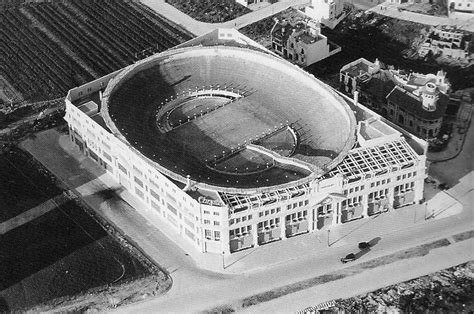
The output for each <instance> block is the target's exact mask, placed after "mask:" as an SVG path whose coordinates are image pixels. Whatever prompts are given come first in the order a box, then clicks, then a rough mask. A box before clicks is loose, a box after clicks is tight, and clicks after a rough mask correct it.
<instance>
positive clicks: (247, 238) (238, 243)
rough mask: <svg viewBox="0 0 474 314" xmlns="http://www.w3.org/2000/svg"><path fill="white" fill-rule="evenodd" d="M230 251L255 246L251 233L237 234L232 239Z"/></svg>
mask: <svg viewBox="0 0 474 314" xmlns="http://www.w3.org/2000/svg"><path fill="white" fill-rule="evenodd" d="M229 242H230V252H231V253H232V252H236V251H240V250H244V249H248V248H250V247H252V246H253V239H252V234H251V233H244V234H237V235H236V236H235V237H232V238H231V239H230V241H229Z"/></svg>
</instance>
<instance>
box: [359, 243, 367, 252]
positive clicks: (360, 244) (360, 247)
mask: <svg viewBox="0 0 474 314" xmlns="http://www.w3.org/2000/svg"><path fill="white" fill-rule="evenodd" d="M358 246H359V249H361V250H365V249H368V248H370V243H369V242H359V245H358Z"/></svg>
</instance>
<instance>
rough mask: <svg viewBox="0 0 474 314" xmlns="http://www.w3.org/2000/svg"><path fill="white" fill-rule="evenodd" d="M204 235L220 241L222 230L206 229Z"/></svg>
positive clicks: (209, 238)
mask: <svg viewBox="0 0 474 314" xmlns="http://www.w3.org/2000/svg"><path fill="white" fill-rule="evenodd" d="M204 237H205V238H206V239H208V240H214V241H220V239H221V232H220V231H214V232H212V230H209V229H204Z"/></svg>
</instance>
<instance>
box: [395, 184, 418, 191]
mask: <svg viewBox="0 0 474 314" xmlns="http://www.w3.org/2000/svg"><path fill="white" fill-rule="evenodd" d="M414 187H415V182H408V183H405V184H402V185H398V186H396V187H395V194H398V193H403V192H406V191H409V190H413V188H414Z"/></svg>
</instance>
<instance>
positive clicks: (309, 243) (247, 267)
mask: <svg viewBox="0 0 474 314" xmlns="http://www.w3.org/2000/svg"><path fill="white" fill-rule="evenodd" d="M22 147H23V148H24V149H26V150H27V151H29V152H30V153H31V154H32V155H33V156H35V157H36V158H37V159H38V160H39V161H40V162H41V163H42V164H44V165H45V166H46V167H47V168H48V169H49V170H50V171H51V172H53V173H54V174H55V175H56V176H58V177H59V178H60V179H61V180H62V181H63V182H64V183H65V184H66V185H67V186H68V187H69V188H70V189H71V190H73V191H74V192H75V193H77V194H79V195H80V196H81V197H82V198H83V199H84V200H85V201H86V202H87V203H88V204H89V205H90V206H91V207H92V208H93V209H94V210H95V211H96V212H97V214H99V215H100V216H102V217H104V218H105V219H106V220H108V221H110V222H111V223H112V224H113V225H115V226H116V227H117V228H118V229H119V230H121V231H122V233H123V234H124V235H126V236H128V237H129V238H130V239H132V240H133V241H134V242H136V243H137V244H138V246H140V247H141V248H142V249H143V250H145V252H146V253H147V254H149V256H151V257H152V258H153V259H154V260H155V261H156V262H157V263H158V264H160V265H162V266H163V267H170V266H171V265H173V264H175V263H176V261H177V260H180V259H183V257H184V256H188V255H190V256H191V257H192V258H193V259H194V263H196V265H197V266H198V267H199V268H202V269H207V270H210V271H213V272H220V273H226V274H242V273H243V272H254V271H257V270H260V269H261V268H268V267H271V266H276V265H280V264H286V263H289V262H291V261H292V260H295V259H301V258H305V257H306V258H311V257H312V256H321V255H329V254H334V253H335V251H338V252H339V251H340V252H345V251H347V250H348V248H353V247H356V244H357V243H358V242H361V241H370V240H374V241H378V240H377V238H380V237H381V236H384V235H387V234H391V233H395V232H397V231H400V230H407V229H408V228H418V227H419V226H421V225H424V224H430V223H431V222H430V221H426V218H427V217H429V216H433V215H432V213H441V212H442V213H443V216H442V217H447V216H450V215H455V214H458V213H459V212H460V211H462V205H461V204H460V203H459V202H458V201H457V200H456V199H455V198H453V197H446V195H440V196H438V197H440V199H443V200H444V201H443V202H439V200H438V199H436V197H435V198H433V199H432V200H430V201H429V202H428V203H426V205H425V204H421V205H413V206H407V207H402V208H399V209H396V210H392V211H390V212H387V213H384V214H381V215H379V216H373V217H371V218H368V219H363V220H358V221H354V222H351V223H346V224H343V225H339V226H334V227H331V229H329V230H330V231H328V230H323V231H320V232H318V233H311V234H304V235H300V236H297V237H294V238H290V239H287V240H284V241H278V242H275V243H273V244H271V245H266V246H265V245H264V246H261V247H259V248H258V249H257V250H255V249H248V250H244V251H241V252H237V253H235V254H232V255H230V256H226V257H225V258H224V259H223V258H222V256H221V255H217V254H201V253H199V252H197V250H196V249H195V248H194V247H192V246H191V245H190V244H188V243H187V241H185V239H183V238H182V237H180V236H179V235H178V233H177V231H175V230H174V229H172V228H171V227H170V226H168V225H167V224H166V223H164V222H162V221H161V220H160V219H157V218H156V217H155V216H153V214H152V213H148V212H147V211H145V210H141V211H140V212H141V213H143V214H140V213H138V212H137V210H135V208H143V207H144V206H143V204H141V203H140V201H138V200H137V199H136V198H135V197H133V196H132V195H131V194H130V193H128V192H127V191H125V190H123V189H120V188H119V186H118V184H117V183H116V182H115V181H114V179H113V178H112V177H111V176H110V175H109V174H108V173H105V172H104V170H103V169H101V168H100V167H98V166H97V165H96V164H95V163H93V161H92V160H89V159H88V158H87V157H85V156H83V155H82V153H80V152H79V150H78V149H77V148H76V147H75V146H74V144H72V143H71V142H70V141H69V138H68V136H66V135H61V136H60V134H59V133H57V131H55V130H48V131H45V132H41V133H38V134H37V137H36V138H35V139H28V140H26V141H25V142H23V143H22ZM108 187H112V190H115V191H117V193H118V194H119V196H120V198H121V199H123V200H124V201H125V202H126V203H125V202H123V201H121V200H119V199H115V200H114V199H103V198H102V199H100V193H98V192H99V191H101V190H103V189H105V188H108ZM441 193H444V192H441ZM129 204H130V205H132V206H133V207H131V206H130V205H129ZM468 211H469V210H468ZM144 216H146V218H147V219H144ZM435 216H436V215H435ZM173 235H176V236H173ZM176 247H179V248H181V249H182V250H183V251H180V250H176ZM255 251H257V252H258V253H256V254H253V253H254V252H255ZM169 252H173V253H172V254H174V256H171V255H170V253H169ZM185 252H186V253H185ZM338 254H339V253H338ZM173 266H174V267H176V265H173ZM223 266H224V267H223ZM168 270H169V269H168Z"/></svg>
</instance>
